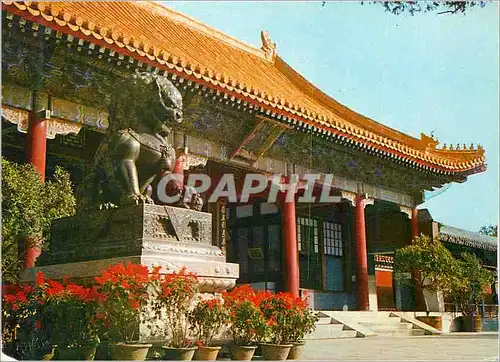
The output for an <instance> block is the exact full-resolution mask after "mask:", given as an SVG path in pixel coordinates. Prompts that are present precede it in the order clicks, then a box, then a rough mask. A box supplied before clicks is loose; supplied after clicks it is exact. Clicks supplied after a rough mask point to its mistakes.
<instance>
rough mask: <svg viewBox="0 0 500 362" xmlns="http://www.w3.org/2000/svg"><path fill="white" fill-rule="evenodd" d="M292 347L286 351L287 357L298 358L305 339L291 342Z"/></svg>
mask: <svg viewBox="0 0 500 362" xmlns="http://www.w3.org/2000/svg"><path fill="white" fill-rule="evenodd" d="M291 344H292V346H293V347H292V348H290V353H288V357H287V359H300V356H302V353H303V352H304V348H305V346H306V341H297V342H291Z"/></svg>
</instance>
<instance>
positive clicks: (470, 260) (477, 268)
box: [450, 253, 494, 332]
mask: <svg viewBox="0 0 500 362" xmlns="http://www.w3.org/2000/svg"><path fill="white" fill-rule="evenodd" d="M461 257H462V258H461V260H457V261H456V263H455V265H456V267H455V273H454V275H453V276H454V278H453V283H452V287H451V291H450V296H451V298H452V300H453V301H454V303H455V304H456V305H457V306H458V308H459V310H460V311H461V312H462V317H460V319H461V324H462V329H463V331H465V332H481V331H482V320H481V313H480V312H479V303H480V302H481V298H482V297H483V295H484V293H486V291H487V289H488V286H490V285H491V283H492V282H493V281H494V275H493V273H491V272H490V271H488V270H486V269H484V268H483V266H482V264H481V261H480V260H479V259H478V258H477V257H476V256H474V255H472V254H469V253H463V254H462V255H461Z"/></svg>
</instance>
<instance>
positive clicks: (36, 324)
mask: <svg viewBox="0 0 500 362" xmlns="http://www.w3.org/2000/svg"><path fill="white" fill-rule="evenodd" d="M35 329H38V330H40V329H42V321H41V320H39V319H37V321H36V322H35Z"/></svg>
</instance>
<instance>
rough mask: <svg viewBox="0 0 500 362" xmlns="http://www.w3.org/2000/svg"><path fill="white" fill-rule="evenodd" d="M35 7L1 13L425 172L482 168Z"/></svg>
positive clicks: (15, 6)
mask: <svg viewBox="0 0 500 362" xmlns="http://www.w3.org/2000/svg"><path fill="white" fill-rule="evenodd" d="M35 6H36V3H31V2H24V3H20V2H11V1H4V2H3V3H2V8H3V10H4V11H8V12H11V13H12V14H15V15H18V16H20V17H21V18H24V19H26V20H28V21H31V22H34V23H38V24H41V25H43V26H45V27H48V28H51V29H53V30H55V31H56V32H58V33H62V34H66V35H70V36H75V37H77V38H78V39H81V40H84V41H87V42H89V43H91V44H94V45H97V46H99V47H101V48H106V49H109V50H111V51H113V52H117V53H119V54H122V55H125V56H128V57H130V58H132V59H135V60H137V61H140V62H141V63H143V64H147V65H149V66H150V67H153V68H158V69H161V70H163V71H166V72H168V73H169V74H175V75H176V76H178V77H181V78H184V79H186V80H188V81H192V82H195V83H197V84H200V85H202V86H203V87H206V88H208V89H213V90H215V91H216V92H217V93H223V94H225V97H227V96H229V98H230V100H231V101H238V102H240V101H244V102H247V103H249V104H251V105H253V106H254V108H256V109H257V110H258V111H260V112H261V113H262V114H265V115H267V116H269V117H272V118H275V119H277V120H279V121H282V122H287V123H289V124H292V125H293V126H294V127H295V128H297V129H299V130H302V131H306V132H312V133H315V134H317V135H318V136H320V137H325V138H327V139H330V140H335V141H337V142H340V143H344V144H346V145H347V146H350V147H352V148H357V149H360V150H362V151H364V152H367V153H370V154H376V155H378V156H381V157H384V158H391V159H393V160H395V161H396V162H400V163H403V164H405V165H408V166H410V167H415V168H418V169H420V170H422V171H424V172H433V173H437V174H441V175H447V176H451V177H453V178H454V179H456V180H460V179H462V180H463V179H465V178H466V177H467V176H468V175H471V174H474V173H478V172H482V171H484V170H485V169H486V165H485V157H484V151H482V150H477V152H473V153H472V154H471V152H470V151H467V157H466V159H465V160H461V159H460V157H453V158H447V157H444V155H442V154H441V153H439V152H436V151H438V150H435V149H431V150H425V151H422V150H419V149H416V148H414V147H410V146H408V145H407V144H404V143H401V142H398V141H396V140H393V139H390V138H388V137H385V136H383V135H380V134H376V133H374V132H371V131H369V130H367V129H363V128H362V127H360V126H355V125H352V124H350V123H349V122H345V121H344V120H342V119H341V118H339V117H338V116H336V115H335V114H329V115H321V114H317V113H315V112H311V111H309V110H307V109H305V108H303V107H300V106H298V105H294V104H291V103H290V102H287V101H286V100H283V99H278V98H275V97H274V98H273V97H272V96H270V95H266V94H263V93H261V92H259V91H258V90H257V89H255V88H252V89H249V88H248V87H246V86H245V85H244V84H241V83H239V82H238V81H236V80H232V79H229V78H228V77H225V76H224V75H223V74H221V73H217V72H214V71H212V70H209V69H204V68H201V67H199V66H198V65H196V64H192V63H190V62H188V61H185V60H183V59H181V58H179V57H176V56H175V55H172V54H170V53H168V52H167V51H166V50H162V49H157V48H155V47H154V46H151V45H148V44H145V43H144V42H141V41H137V40H134V39H133V38H131V37H126V36H124V35H123V34H114V33H113V32H112V31H111V30H109V29H105V28H99V27H97V26H96V25H95V24H93V23H92V22H91V21H90V20H89V19H80V18H76V19H75V18H73V17H71V16H70V15H69V14H59V13H56V14H53V13H50V11H48V12H47V13H46V12H44V11H45V10H44V9H38V8H35Z"/></svg>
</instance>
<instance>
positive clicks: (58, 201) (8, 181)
mask: <svg viewBox="0 0 500 362" xmlns="http://www.w3.org/2000/svg"><path fill="white" fill-rule="evenodd" d="M75 205H76V201H75V197H74V193H73V190H72V185H71V181H70V176H69V173H67V172H66V171H64V170H63V169H62V168H60V167H57V168H56V170H55V173H54V177H53V179H52V180H48V181H47V182H46V183H43V182H42V181H41V179H40V175H39V174H38V173H37V172H36V171H35V169H34V168H33V166H32V165H31V164H16V163H13V162H9V161H7V160H5V159H4V158H2V280H3V282H4V283H9V284H15V283H17V282H18V277H17V275H18V274H19V270H20V267H21V266H22V261H23V260H22V259H23V258H22V255H19V254H20V253H19V249H18V245H19V243H21V242H24V240H26V239H27V238H28V237H31V239H33V240H37V239H41V238H42V235H43V236H45V237H46V238H47V236H48V234H49V231H50V225H51V222H52V220H53V219H57V218H60V217H65V216H70V215H73V214H74V213H75Z"/></svg>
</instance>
